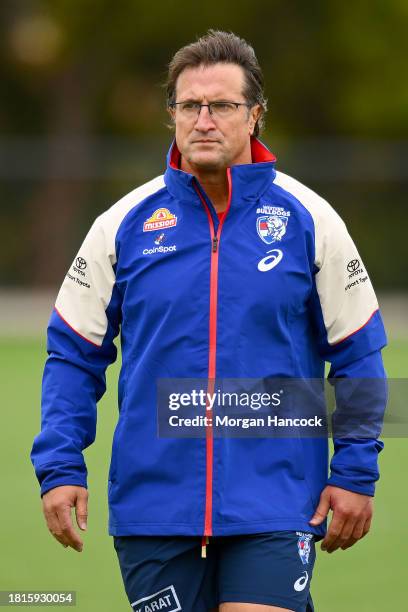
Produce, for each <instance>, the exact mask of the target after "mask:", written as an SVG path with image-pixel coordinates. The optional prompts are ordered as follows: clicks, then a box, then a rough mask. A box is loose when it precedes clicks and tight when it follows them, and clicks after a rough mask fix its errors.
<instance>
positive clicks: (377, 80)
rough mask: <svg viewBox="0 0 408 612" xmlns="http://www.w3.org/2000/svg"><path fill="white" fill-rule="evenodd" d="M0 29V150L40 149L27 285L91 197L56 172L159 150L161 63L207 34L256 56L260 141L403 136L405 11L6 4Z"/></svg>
mask: <svg viewBox="0 0 408 612" xmlns="http://www.w3.org/2000/svg"><path fill="white" fill-rule="evenodd" d="M0 17H1V32H0V33H1V39H0V49H1V53H0V79H1V82H2V84H3V94H2V97H1V100H0V129H1V131H2V136H3V140H4V139H5V138H6V137H8V138H9V139H10V138H14V139H15V138H17V137H26V136H27V135H33V136H34V135H36V136H39V137H42V138H44V139H45V142H46V143H48V146H47V151H48V153H47V159H46V162H45V167H46V176H45V177H44V180H43V181H42V182H41V184H38V185H37V187H36V190H35V193H34V194H33V195H32V197H31V198H29V199H28V200H27V205H26V207H25V210H26V213H25V214H26V219H25V223H26V225H25V228H26V229H22V232H23V233H24V243H25V244H26V245H27V246H26V248H27V253H28V254H29V256H30V259H31V260H32V261H33V263H34V264H35V265H34V266H33V270H37V271H38V272H30V274H31V277H30V278H31V282H33V283H36V284H37V283H43V284H49V283H52V282H56V281H59V279H60V275H61V269H64V267H65V266H66V262H67V261H69V260H70V257H71V256H72V252H71V249H72V247H71V246H70V244H71V240H72V236H73V233H74V231H75V226H76V224H77V221H78V219H80V218H81V214H82V209H83V207H84V206H85V202H86V201H87V200H88V199H89V198H90V193H89V189H90V184H89V182H87V181H86V180H82V181H80V180H76V181H75V180H69V177H68V178H67V179H64V180H62V179H61V176H60V175H61V174H64V172H62V170H63V169H64V168H70V167H78V165H80V166H81V167H82V168H83V169H84V174H85V175H86V169H87V168H89V172H90V173H91V172H92V167H93V164H94V158H93V151H92V143H93V142H94V139H95V136H96V135H101V134H104V135H114V136H118V137H132V138H133V139H134V140H135V142H136V143H137V142H138V141H139V140H140V139H143V138H150V139H152V140H154V139H159V138H162V139H164V138H167V139H170V135H168V133H167V131H166V130H167V128H166V127H165V123H166V113H165V109H164V94H163V92H162V91H161V89H160V85H161V84H162V83H163V81H164V79H165V75H166V64H167V63H168V61H169V60H170V58H171V56H172V54H173V53H174V52H175V51H176V50H177V49H178V48H179V47H180V46H182V45H184V44H186V43H188V42H190V41H191V40H194V39H195V38H196V37H197V36H199V35H201V34H203V33H204V32H205V31H206V30H207V29H208V28H209V27H215V28H220V29H226V30H232V31H234V32H236V33H237V34H239V35H241V36H243V37H244V38H246V39H247V40H248V41H249V42H251V43H252V44H253V45H254V47H255V50H256V52H257V55H258V58H259V60H260V63H261V65H262V66H263V69H264V73H265V82H266V91H267V94H268V96H269V106H270V112H269V115H268V122H267V130H268V131H267V135H266V137H267V140H269V141H270V142H272V143H273V142H285V140H286V141H288V140H293V139H298V138H310V137H313V138H318V137H321V138H323V137H344V138H346V137H347V138H366V139H373V143H374V139H379V138H383V139H402V138H407V135H408V81H407V79H406V78H405V76H404V75H405V72H406V68H405V63H406V62H405V58H406V57H407V53H408V37H407V35H406V32H407V21H408V3H407V2H406V0H387V2H384V1H383V0H371V1H370V2H367V0H354V2H353V3H352V5H350V4H347V3H345V2H342V1H340V0H332V1H331V2H326V1H325V0H310V1H309V2H304V1H302V0H292V1H287V2H278V1H277V0H258V2H257V3H256V4H251V3H248V2H247V0H235V1H234V3H231V2H227V1H223V0H208V1H207V2H204V3H201V4H200V5H197V4H195V3H191V2H187V1H185V0H177V1H176V0H167V1H166V2H156V3H154V4H152V3H151V2H148V1H147V0H137V1H136V0H118V1H117V2H116V3H112V2H111V0H75V1H73V0H3V2H2V3H1V5H0ZM4 141H5V140H4ZM5 142H6V141H5ZM56 143H57V144H58V143H60V144H61V147H60V149H59V150H63V151H64V155H63V156H61V154H58V155H57V154H56V150H57V149H56V147H55V145H56ZM373 146H374V144H373ZM278 153H279V151H278ZM163 154H164V151H163ZM338 163H342V160H341V159H339V160H338ZM384 163H385V164H386V163H391V162H390V161H387V159H384ZM136 176H137V172H135V177H136ZM145 178H147V177H145ZM10 201H11V200H10ZM108 203H109V202H107V204H108ZM3 206H4V205H3ZM19 214H22V213H21V212H20V213H19ZM44 219H46V220H47V223H44ZM0 221H1V218H0ZM6 222H7V223H8V224H9V223H10V214H9V213H7V215H5V216H4V221H3V223H6ZM50 228H51V229H50ZM12 252H13V250H10V255H9V257H12V255H11V253H12ZM50 252H52V253H53V258H52V261H51V262H50V265H49V266H48V267H47V269H46V270H44V269H41V262H43V261H44V260H45V257H46V256H47V255H48V254H49V253H50ZM48 261H49V258H48ZM5 265H8V266H10V265H11V266H13V265H15V264H13V263H12V261H11V260H10V261H8V262H7V261H6V262H5ZM20 278H21V277H20Z"/></svg>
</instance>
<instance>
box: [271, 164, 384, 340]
mask: <svg viewBox="0 0 408 612" xmlns="http://www.w3.org/2000/svg"><path fill="white" fill-rule="evenodd" d="M275 183H276V184H277V185H279V186H280V187H282V189H285V190H286V191H288V192H289V193H291V194H292V195H293V196H294V197H295V198H296V199H297V200H299V202H300V203H301V204H302V205H303V206H304V207H305V208H306V209H307V210H308V211H309V213H310V215H311V216H312V218H313V222H314V227H315V262H314V263H315V265H316V266H317V268H318V270H319V271H318V272H317V273H316V277H315V280H316V288H317V292H318V295H319V300H320V305H321V309H322V315H323V320H324V325H325V327H326V331H327V340H328V342H329V344H331V345H333V344H336V343H337V342H339V341H340V340H343V339H345V338H347V336H349V335H350V334H352V333H353V332H355V331H357V330H358V329H360V328H361V327H362V326H364V325H365V323H367V321H368V320H369V319H370V317H371V315H372V314H373V312H374V311H376V310H377V309H378V302H377V298H376V296H375V293H374V289H373V287H372V284H371V281H370V279H369V277H368V274H367V272H366V270H365V268H364V265H363V263H362V261H361V257H360V255H359V253H358V251H357V248H356V246H355V244H354V242H353V240H352V239H351V237H350V235H349V233H348V231H347V228H346V226H345V224H344V222H343V221H342V219H341V218H340V217H339V215H338V214H337V212H336V211H335V210H334V209H333V208H332V207H331V206H330V204H329V203H328V202H326V200H324V199H323V198H321V197H320V196H318V195H317V194H316V193H314V192H313V191H312V190H311V189H309V188H308V187H305V186H304V185H302V184H301V183H299V182H298V181H296V180H295V179H293V178H291V177H289V176H287V175H285V174H282V173H281V172H278V173H277V178H276V179H275Z"/></svg>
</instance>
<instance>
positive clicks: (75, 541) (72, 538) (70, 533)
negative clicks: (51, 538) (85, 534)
mask: <svg viewBox="0 0 408 612" xmlns="http://www.w3.org/2000/svg"><path fill="white" fill-rule="evenodd" d="M57 516H58V522H59V526H60V529H61V531H62V535H63V536H64V537H65V539H66V541H67V543H68V546H71V548H73V549H74V550H76V551H78V552H81V551H82V547H83V544H82V540H81V538H80V537H79V535H78V534H77V532H76V531H75V529H74V527H73V525H72V519H71V508H70V506H62V507H61V508H60V509H58V510H57Z"/></svg>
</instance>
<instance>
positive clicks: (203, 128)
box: [194, 106, 215, 132]
mask: <svg viewBox="0 0 408 612" xmlns="http://www.w3.org/2000/svg"><path fill="white" fill-rule="evenodd" d="M194 127H195V129H196V130H200V132H207V131H208V130H211V129H213V128H214V127H215V123H214V119H213V117H212V115H211V114H210V110H209V108H208V106H202V107H201V108H200V112H199V114H198V117H197V121H196V122H195V125H194Z"/></svg>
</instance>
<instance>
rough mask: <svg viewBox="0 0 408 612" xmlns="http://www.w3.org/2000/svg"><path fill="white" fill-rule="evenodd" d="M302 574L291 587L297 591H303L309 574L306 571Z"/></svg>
mask: <svg viewBox="0 0 408 612" xmlns="http://www.w3.org/2000/svg"><path fill="white" fill-rule="evenodd" d="M303 574H304V576H301V577H300V578H298V579H297V580H296V582H295V583H294V585H293V588H294V589H295V591H298V592H299V591H303V590H304V588H305V587H306V585H307V582H308V580H309V574H308V573H307V572H303Z"/></svg>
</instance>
